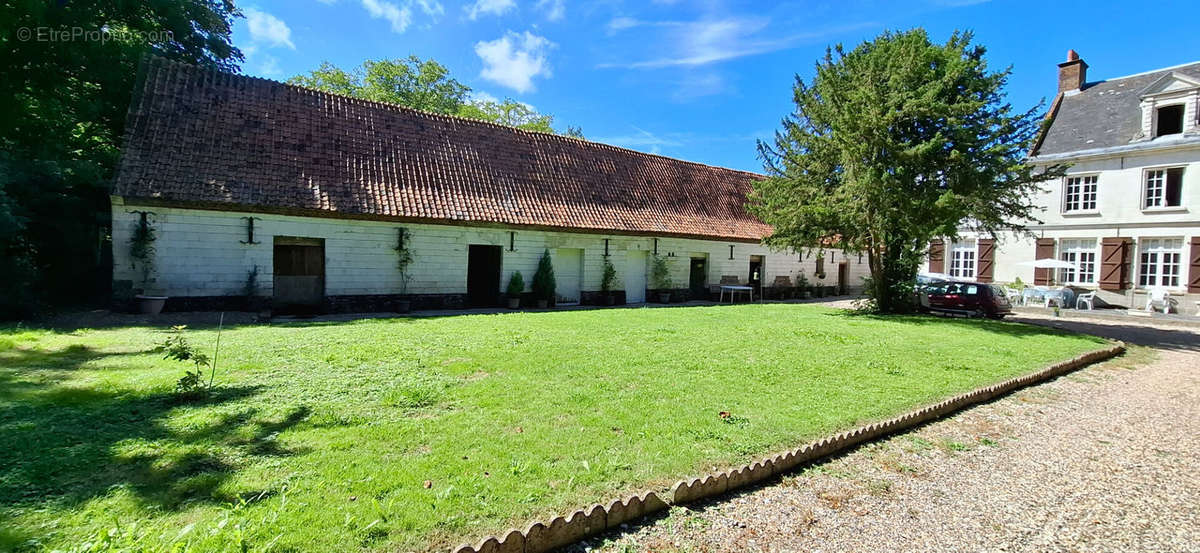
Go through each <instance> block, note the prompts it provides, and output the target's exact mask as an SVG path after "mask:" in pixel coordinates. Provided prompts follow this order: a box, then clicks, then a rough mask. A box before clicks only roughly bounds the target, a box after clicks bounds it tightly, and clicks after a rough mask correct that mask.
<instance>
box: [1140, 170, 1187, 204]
mask: <svg viewBox="0 0 1200 553" xmlns="http://www.w3.org/2000/svg"><path fill="white" fill-rule="evenodd" d="M1182 201H1183V167H1171V168H1169V169H1151V170H1149V171H1146V193H1145V200H1144V202H1143V203H1142V207H1143V208H1147V209H1150V208H1155V207H1179V206H1180V205H1182Z"/></svg>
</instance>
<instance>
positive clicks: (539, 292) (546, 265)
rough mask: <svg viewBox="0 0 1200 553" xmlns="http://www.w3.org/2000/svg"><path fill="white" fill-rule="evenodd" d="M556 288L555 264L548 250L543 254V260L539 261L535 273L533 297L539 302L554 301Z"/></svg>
mask: <svg viewBox="0 0 1200 553" xmlns="http://www.w3.org/2000/svg"><path fill="white" fill-rule="evenodd" d="M556 287H557V285H556V283H555V281H554V263H553V262H551V260H550V250H549V249H546V250H544V251H543V252H542V258H541V259H540V260H538V267H537V272H535V273H533V297H534V298H536V299H539V300H546V301H549V300H552V299H554V290H555V288H556Z"/></svg>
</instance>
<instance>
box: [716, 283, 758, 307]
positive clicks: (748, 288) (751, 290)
mask: <svg viewBox="0 0 1200 553" xmlns="http://www.w3.org/2000/svg"><path fill="white" fill-rule="evenodd" d="M726 290H728V291H729V303H733V296H734V295H735V294H737V293H738V292H746V293H747V294H750V301H754V287H753V286H740V285H739V286H731V285H729V284H722V285H721V301H722V302H724V301H725V291H726Z"/></svg>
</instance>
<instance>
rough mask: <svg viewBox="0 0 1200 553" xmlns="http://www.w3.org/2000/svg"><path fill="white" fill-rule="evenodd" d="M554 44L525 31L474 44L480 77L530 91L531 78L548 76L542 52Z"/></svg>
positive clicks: (547, 66)
mask: <svg viewBox="0 0 1200 553" xmlns="http://www.w3.org/2000/svg"><path fill="white" fill-rule="evenodd" d="M553 47H554V43H552V42H550V41H549V40H546V39H545V38H543V37H540V36H537V35H535V34H533V33H530V32H529V31H525V32H524V33H520V34H518V33H514V32H512V31H509V32H508V33H506V34H505V35H504V36H502V37H500V38H498V39H496V40H492V41H479V42H476V43H475V54H476V55H478V56H479V59H481V60H483V71H481V72H480V73H479V76H480V77H483V78H484V79H487V80H489V81H492V82H494V83H496V84H499V85H502V86H506V87H508V88H511V89H513V90H516V91H517V92H521V93H524V92H528V91H530V90H533V89H534V86H533V78H534V77H538V76H542V77H549V76H550V65H549V64H548V63H547V62H546V52H547V50H549V49H550V48H553Z"/></svg>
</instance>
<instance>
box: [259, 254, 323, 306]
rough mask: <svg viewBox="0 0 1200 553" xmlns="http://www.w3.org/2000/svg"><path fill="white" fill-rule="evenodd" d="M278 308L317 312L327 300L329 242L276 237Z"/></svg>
mask: <svg viewBox="0 0 1200 553" xmlns="http://www.w3.org/2000/svg"><path fill="white" fill-rule="evenodd" d="M273 273H274V278H273V280H272V282H273V284H274V304H275V305H274V307H275V309H276V311H280V312H283V313H289V312H290V313H297V314H308V313H316V312H317V311H319V309H320V307H321V302H322V300H324V299H325V240H324V239H323V238H298V237H291V236H276V237H275V252H274V269H273Z"/></svg>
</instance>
